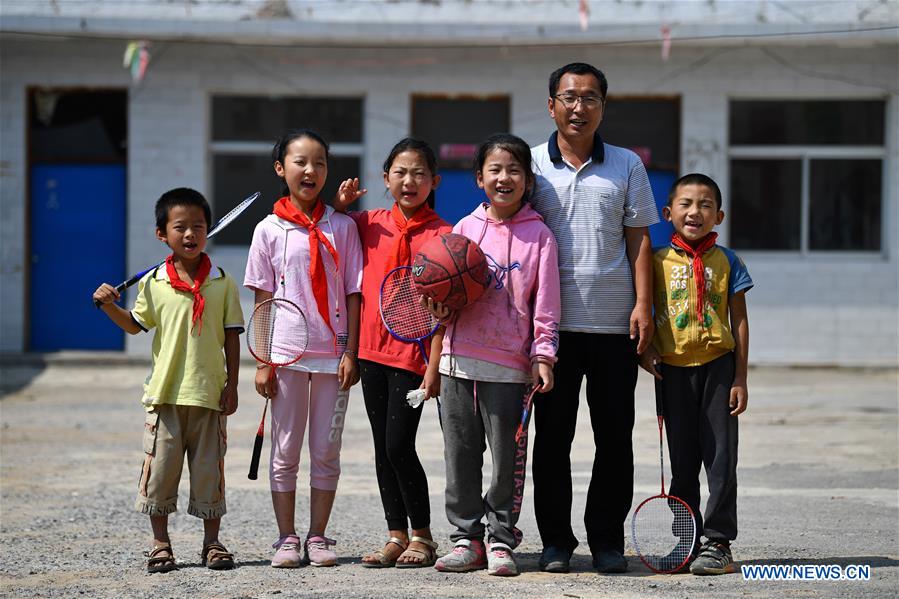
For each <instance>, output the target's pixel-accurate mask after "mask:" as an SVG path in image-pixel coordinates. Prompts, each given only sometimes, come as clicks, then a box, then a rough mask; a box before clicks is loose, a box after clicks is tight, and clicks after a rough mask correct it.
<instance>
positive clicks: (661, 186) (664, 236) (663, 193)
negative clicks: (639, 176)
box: [646, 169, 677, 247]
mask: <svg viewBox="0 0 899 599" xmlns="http://www.w3.org/2000/svg"><path fill="white" fill-rule="evenodd" d="M646 174H647V175H649V186H650V187H651V188H652V197H653V198H654V199H655V201H656V208H657V209H658V211H659V222H658V223H656V224H654V225H652V226H651V227H649V238H650V240H651V241H652V247H659V246H663V245H668V243H669V242H670V241H671V234H672V233H674V227H672V226H671V223H669V222H668V221H667V220H665V219H664V218H662V208H664V207H665V206H666V205H668V190H669V189H671V184H672V183H674V182H675V181H676V180H677V173H675V172H673V171H662V170H657V169H649V170H647V171H646Z"/></svg>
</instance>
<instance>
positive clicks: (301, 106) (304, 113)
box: [212, 96, 362, 144]
mask: <svg viewBox="0 0 899 599" xmlns="http://www.w3.org/2000/svg"><path fill="white" fill-rule="evenodd" d="M300 127H302V128H307V129H313V130H314V131H316V132H317V133H319V134H320V135H321V136H322V137H324V138H325V141H327V142H328V143H334V142H345V143H358V142H360V141H362V100H361V99H360V98H256V97H248V96H216V97H214V98H213V99H212V139H213V140H215V141H268V140H271V141H272V144H274V142H275V139H277V138H278V136H280V135H281V134H282V133H284V132H285V131H286V130H288V129H294V128H300Z"/></svg>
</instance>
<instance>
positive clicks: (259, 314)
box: [247, 298, 309, 366]
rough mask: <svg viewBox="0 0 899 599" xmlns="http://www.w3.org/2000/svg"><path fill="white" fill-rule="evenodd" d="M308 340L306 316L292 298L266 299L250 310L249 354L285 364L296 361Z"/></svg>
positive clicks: (263, 359)
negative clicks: (251, 311)
mask: <svg viewBox="0 0 899 599" xmlns="http://www.w3.org/2000/svg"><path fill="white" fill-rule="evenodd" d="M308 339H309V330H308V327H307V323H306V317H305V316H304V315H303V312H302V310H300V309H299V307H298V306H297V305H296V304H294V303H293V302H291V301H288V300H285V299H282V298H276V299H271V300H267V301H265V302H263V303H261V304H259V306H257V307H256V309H255V310H254V311H253V315H252V317H251V318H250V322H249V324H248V325H247V344H248V346H249V349H250V353H252V354H253V356H254V357H255V358H256V359H257V360H260V361H262V362H265V363H267V364H271V365H273V366H285V365H287V364H292V363H293V362H296V361H297V360H298V359H299V358H300V356H302V355H303V352H305V351H306V344H307V342H308Z"/></svg>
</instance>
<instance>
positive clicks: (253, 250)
mask: <svg viewBox="0 0 899 599" xmlns="http://www.w3.org/2000/svg"><path fill="white" fill-rule="evenodd" d="M272 159H273V162H274V168H275V173H276V174H277V175H278V177H280V178H281V179H282V180H283V181H284V184H285V189H284V197H282V198H281V199H279V200H278V201H277V202H276V203H275V205H274V210H273V214H270V215H269V216H267V217H266V218H264V219H263V220H262V221H261V222H260V223H259V224H258V225H256V230H255V231H254V233H253V242H252V244H251V245H250V254H249V257H248V258H247V270H246V276H245V278H244V285H245V286H246V287H247V288H249V289H252V290H253V291H254V293H255V303H256V304H257V305H258V304H260V303H262V302H264V301H265V300H267V299H269V298H271V297H273V296H276V297H285V298H287V299H289V300H291V301H293V302H294V303H296V304H297V305H299V306H300V307H301V308H302V310H303V312H304V314H305V316H306V320H307V323H308V328H309V342H308V346H307V348H306V352H305V353H304V354H303V357H302V358H301V359H300V360H299V361H298V362H296V363H294V364H292V365H290V366H285V367H283V368H279V369H278V371H277V372H276V373H275V374H274V375H272V373H271V367H270V366H266V365H264V364H260V365H259V366H258V368H257V371H256V381H255V382H256V390H257V392H258V393H259V394H260V395H262V396H263V397H266V398H269V399H270V401H271V414H272V424H271V439H272V452H271V461H270V468H269V480H270V483H271V491H272V505H273V507H274V511H275V519H276V520H277V523H278V531H279V539H278V541H277V542H276V543H275V544H274V546H273V547H274V548H275V549H277V552H276V553H275V556H274V558H273V559H272V567H275V568H279V567H280V568H295V567H297V566H299V565H300V562H301V557H300V552H299V547H300V538H299V537H298V536H297V533H296V528H295V526H294V510H295V504H296V480H297V470H298V468H299V461H300V448H301V446H302V443H303V436H304V433H305V430H306V423H307V421H308V423H309V455H310V460H311V463H310V479H311V480H310V487H311V489H310V500H309V504H310V506H309V507H310V518H309V530H308V533H307V534H306V537H305V541H304V542H303V547H304V549H305V553H306V556H305V560H306V561H307V562H309V563H310V564H312V565H313V566H333V565H335V564H336V563H337V555H336V554H335V553H334V551H333V550H332V549H331V546H333V545H334V544H335V542H334V541H333V540H331V539H328V538H327V537H325V528H326V527H327V524H328V519H329V518H330V515H331V507H332V505H333V503H334V495H335V492H336V489H337V481H338V478H339V476H340V444H341V438H342V433H343V422H344V417H345V414H346V408H347V400H348V397H349V388H350V386H351V385H353V384H355V383H356V381H358V379H359V369H358V366H357V364H356V354H357V352H358V348H359V297H360V291H361V283H362V253H361V249H360V245H359V235H358V233H357V231H356V225H355V224H354V223H353V221H352V219H350V218H349V217H347V216H346V215H344V214H340V213H337V212H334V209H333V208H331V207H330V206H325V204H324V203H322V201H321V199H320V198H319V194H320V193H321V190H322V188H323V187H324V184H325V180H326V178H327V176H328V145H327V143H325V141H324V140H323V139H322V138H321V137H320V136H319V135H318V134H316V133H315V132H313V131H310V130H307V129H300V130H296V131H291V132H289V133H288V134H286V135H284V136H283V137H281V139H279V140H278V142H277V143H276V144H275V147H274V149H273V151H272Z"/></svg>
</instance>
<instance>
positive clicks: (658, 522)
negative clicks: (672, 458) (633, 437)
mask: <svg viewBox="0 0 899 599" xmlns="http://www.w3.org/2000/svg"><path fill="white" fill-rule="evenodd" d="M662 393H663V391H662V382H661V381H659V380H656V418H657V420H658V422H659V465H660V466H661V481H662V492H661V493H659V494H658V495H656V496H654V497H650V498H648V499H645V500H644V501H643V503H641V504H640V505H639V506H637V510H636V511H635V512H634V517H633V518H632V519H631V537H632V538H633V541H634V548H635V549H636V550H637V554H638V555H639V556H640V559H641V560H642V561H643V563H644V564H646V566H647V567H648V568H649V569H650V570H652V571H653V572H657V573H659V574H669V573H671V572H677V571H678V570H680V569H681V568H682V567H683V566H684V565H686V563H687V562H688V561H689V559H690V555H691V554H692V552H693V546H694V545H695V543H696V518H695V516H694V515H693V510H692V509H690V506H689V505H687V503H686V502H685V501H684V500H683V499H681V498H679V497H675V496H673V495H668V494H667V493H665V457H664V453H663V449H662V427H663V425H664V420H665V418H664V415H663V412H662Z"/></svg>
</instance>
